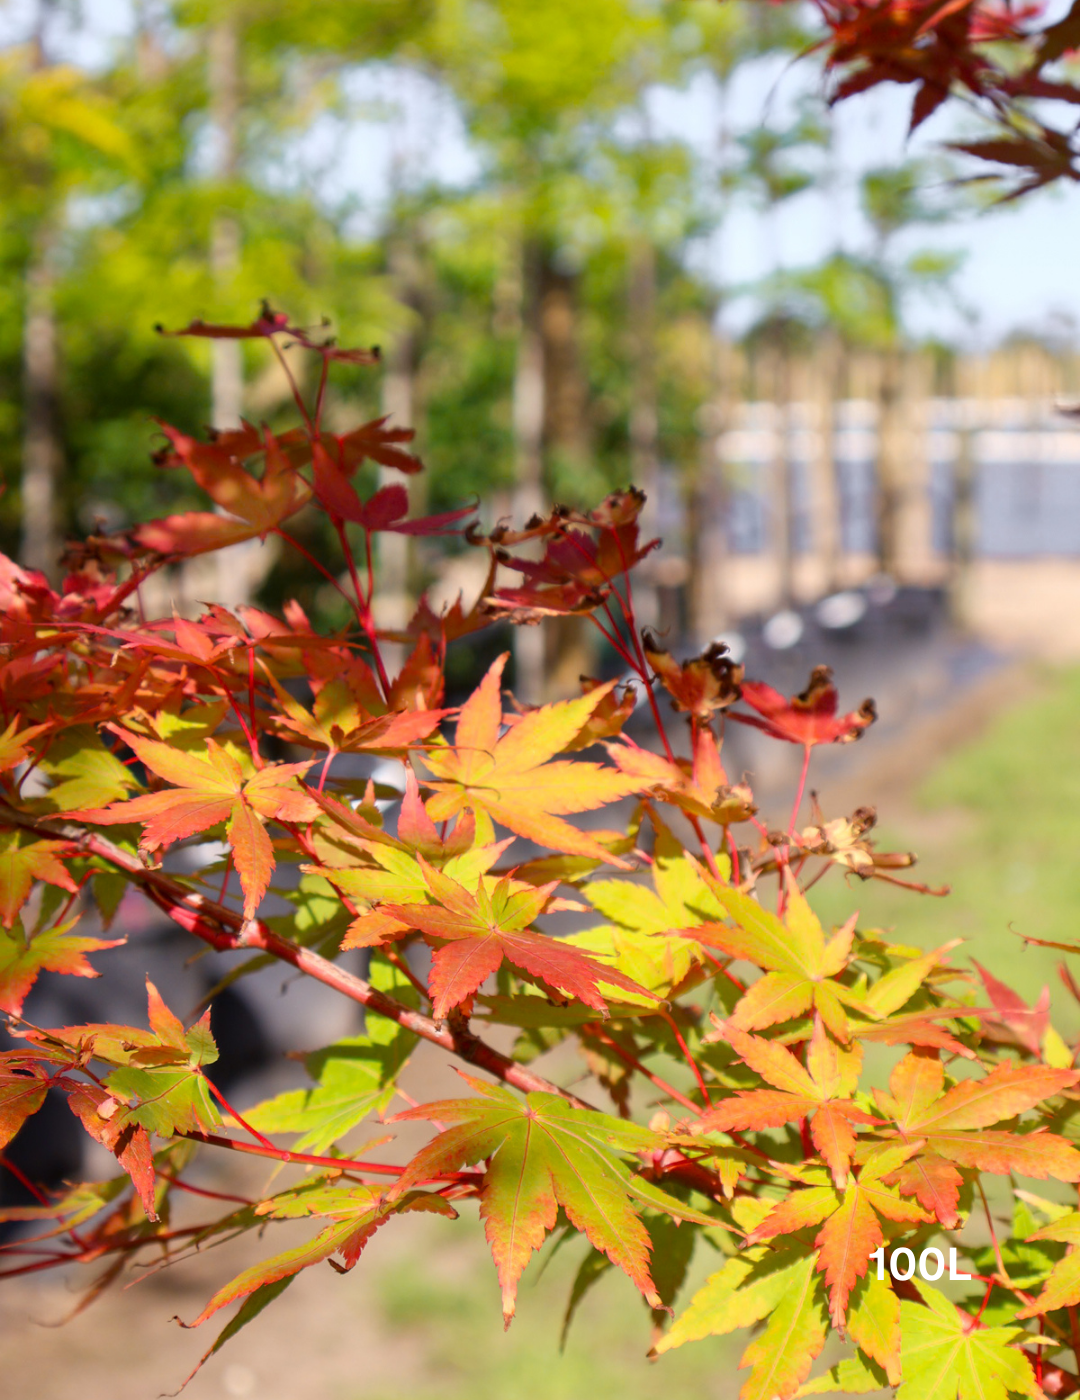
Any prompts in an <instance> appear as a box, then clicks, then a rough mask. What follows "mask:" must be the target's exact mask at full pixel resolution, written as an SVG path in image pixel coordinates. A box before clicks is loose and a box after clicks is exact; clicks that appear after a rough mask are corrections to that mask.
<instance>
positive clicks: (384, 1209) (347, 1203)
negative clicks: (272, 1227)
mask: <svg viewBox="0 0 1080 1400" xmlns="http://www.w3.org/2000/svg"><path fill="white" fill-rule="evenodd" d="M414 1210H423V1211H435V1212H436V1213H437V1214H439V1215H448V1216H456V1214H457V1212H456V1211H455V1210H454V1208H453V1206H452V1205H450V1203H449V1201H444V1200H443V1199H442V1197H441V1196H437V1195H434V1194H428V1193H419V1192H417V1193H413V1194H411V1195H409V1196H406V1197H405V1198H404V1199H403V1200H400V1201H393V1202H390V1201H387V1200H386V1198H385V1197H384V1196H382V1195H381V1194H380V1193H379V1191H378V1190H376V1188H375V1187H372V1186H365V1185H362V1184H361V1183H359V1182H358V1183H355V1184H353V1185H351V1186H349V1187H348V1188H345V1189H339V1190H336V1191H333V1192H331V1193H328V1197H327V1198H326V1199H324V1200H322V1201H319V1200H318V1199H315V1200H313V1201H311V1202H309V1203H307V1204H306V1205H305V1207H304V1208H302V1209H301V1210H298V1211H292V1210H290V1209H288V1207H287V1206H286V1208H285V1209H284V1210H282V1211H281V1217H280V1218H285V1219H289V1218H292V1216H293V1215H301V1214H303V1215H318V1216H322V1217H324V1218H329V1219H330V1220H331V1222H332V1223H331V1224H329V1225H327V1226H326V1227H325V1229H323V1230H322V1231H321V1232H320V1233H319V1234H318V1235H317V1236H316V1237H315V1239H313V1240H309V1241H308V1242H307V1243H305V1244H300V1245H296V1246H294V1247H293V1248H292V1249H287V1250H284V1251H283V1252H282V1253H281V1254H275V1255H274V1256H273V1258H271V1259H264V1260H263V1261H262V1262H261V1263H259V1264H253V1265H252V1266H251V1268H249V1269H245V1270H244V1271H243V1273H241V1274H238V1275H237V1276H236V1278H234V1279H233V1280H232V1281H231V1282H230V1283H227V1284H226V1285H225V1286H224V1288H219V1289H218V1291H217V1292H216V1293H215V1294H214V1296H213V1297H212V1298H211V1299H210V1301H209V1302H208V1303H207V1305H206V1307H205V1308H203V1310H202V1312H201V1313H200V1314H199V1315H198V1317H196V1318H195V1319H194V1320H193V1321H191V1322H187V1323H184V1326H185V1327H198V1326H200V1325H201V1324H202V1323H204V1322H205V1321H206V1320H207V1318H209V1317H213V1315H214V1313H216V1312H217V1311H218V1310H219V1309H220V1308H223V1307H225V1306H226V1305H227V1304H229V1303H235V1302H236V1300H237V1299H238V1298H247V1297H249V1296H250V1295H251V1294H253V1293H255V1292H256V1291H257V1290H258V1289H260V1288H265V1287H267V1286H269V1285H272V1284H275V1283H278V1282H280V1281H281V1280H282V1279H285V1278H289V1277H291V1276H292V1275H293V1274H297V1273H299V1272H300V1270H301V1269H308V1268H310V1267H311V1266H312V1265H313V1264H321V1263H322V1261H323V1260H324V1259H329V1258H330V1256H331V1255H332V1254H339V1253H340V1255H341V1257H342V1260H343V1268H342V1270H341V1271H342V1272H343V1273H344V1272H347V1271H348V1270H349V1269H351V1268H353V1266H354V1265H355V1264H356V1262H357V1260H358V1259H359V1258H360V1254H361V1252H362V1251H363V1248H364V1246H365V1245H366V1244H367V1242H368V1240H370V1239H371V1237H372V1235H374V1233H375V1231H376V1230H377V1229H378V1228H379V1226H380V1225H383V1224H385V1222H386V1221H387V1220H389V1219H390V1218H391V1216H393V1215H397V1214H399V1213H402V1212H407V1211H414ZM257 1212H258V1213H259V1214H261V1215H268V1216H271V1217H274V1216H276V1215H277V1214H278V1212H277V1211H276V1210H275V1199H273V1198H272V1199H271V1200H270V1201H264V1202H262V1203H260V1206H259V1207H258V1208H257ZM204 1359H205V1358H204Z"/></svg>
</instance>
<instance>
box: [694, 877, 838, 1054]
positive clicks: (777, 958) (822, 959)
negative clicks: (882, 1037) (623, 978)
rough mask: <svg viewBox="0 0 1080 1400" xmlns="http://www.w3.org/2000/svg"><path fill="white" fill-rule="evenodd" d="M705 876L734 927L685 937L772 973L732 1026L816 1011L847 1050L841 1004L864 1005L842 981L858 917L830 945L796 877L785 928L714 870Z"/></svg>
mask: <svg viewBox="0 0 1080 1400" xmlns="http://www.w3.org/2000/svg"><path fill="white" fill-rule="evenodd" d="M705 878H706V880H707V881H708V884H709V888H710V889H711V890H712V891H713V893H714V894H715V895H716V898H717V899H718V900H719V901H720V903H721V904H722V905H723V907H724V908H725V909H726V910H727V912H728V914H729V915H730V916H731V918H732V919H733V920H734V925H735V926H734V927H733V928H732V927H729V926H728V925H726V924H720V923H712V922H709V923H705V924H700V925H698V926H696V927H694V928H690V929H684V930H683V933H684V936H685V937H688V938H694V939H696V940H697V941H698V942H699V943H704V944H705V945H706V946H707V947H710V948H719V949H720V950H721V951H722V952H724V953H727V954H728V955H729V956H730V957H733V958H742V959H745V960H746V961H747V962H752V963H756V964H757V966H758V967H761V968H764V969H765V975H764V976H763V977H760V978H759V979H758V980H757V981H756V982H754V983H753V984H752V986H751V987H750V988H749V989H748V990H747V992H746V994H745V995H744V996H743V997H742V999H741V1000H740V1001H739V1003H738V1005H737V1006H736V1007H735V1010H734V1011H733V1012H732V1014H731V1017H730V1018H729V1021H728V1024H729V1025H732V1026H734V1027H736V1028H737V1029H739V1030H758V1029H760V1028H761V1027H763V1026H771V1025H775V1024H776V1023H777V1022H779V1021H787V1020H790V1019H791V1018H792V1017H794V1016H801V1015H803V1013H804V1012H806V1011H809V1010H810V1009H811V1007H813V1009H814V1010H815V1011H816V1012H817V1014H818V1015H819V1016H820V1017H821V1019H822V1020H823V1021H824V1022H825V1024H826V1026H827V1027H828V1028H829V1030H830V1031H831V1032H832V1033H833V1035H834V1036H836V1038H837V1039H838V1040H841V1041H843V1042H844V1043H845V1044H846V1043H847V1041H849V1040H850V1039H851V1034H850V1029H849V1026H848V1020H847V1016H846V1014H845V1011H844V1007H843V1005H842V1002H843V1001H848V1002H849V1003H851V1004H854V1005H856V1006H858V1005H859V998H858V997H856V996H855V995H854V994H853V993H852V992H851V991H850V990H849V989H848V988H847V987H845V986H844V985H843V984H842V983H841V982H838V981H836V980H835V977H836V974H837V973H838V972H840V971H842V969H843V968H844V967H846V966H847V963H848V959H849V957H850V953H851V945H852V941H853V939H854V936H855V921H854V918H852V919H850V920H849V921H848V922H847V923H846V924H845V925H844V926H843V928H841V929H839V930H838V931H837V932H836V933H835V934H834V935H833V937H832V938H831V939H830V940H829V942H828V943H826V941H825V933H824V930H823V929H822V927H821V923H820V921H819V920H818V917H817V915H816V914H815V913H814V911H813V910H812V909H811V908H810V905H809V904H808V903H807V901H806V898H805V896H804V895H803V894H802V892H801V891H800V890H799V888H798V886H797V885H796V883H795V881H794V879H792V878H790V876H789V878H788V883H787V913H786V918H785V921H784V922H781V920H780V919H778V918H777V916H776V915H775V914H772V913H770V912H769V911H768V910H767V909H764V908H762V906H761V905H760V904H758V902H757V901H756V900H754V899H751V898H750V896H749V895H747V894H744V893H743V892H742V891H741V890H738V889H735V888H734V887H733V886H731V885H725V884H723V883H722V882H721V881H719V880H717V879H716V878H715V877H714V876H712V875H710V874H708V873H707V872H705Z"/></svg>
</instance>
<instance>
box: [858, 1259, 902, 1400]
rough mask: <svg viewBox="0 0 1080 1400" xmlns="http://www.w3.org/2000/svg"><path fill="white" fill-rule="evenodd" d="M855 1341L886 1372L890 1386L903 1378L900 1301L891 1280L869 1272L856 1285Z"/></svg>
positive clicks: (898, 1382)
mask: <svg viewBox="0 0 1080 1400" xmlns="http://www.w3.org/2000/svg"><path fill="white" fill-rule="evenodd" d="M847 1325H848V1331H849V1332H850V1333H851V1339H852V1341H853V1342H855V1343H856V1344H857V1345H858V1346H859V1347H860V1348H861V1350H862V1351H864V1352H865V1353H866V1355H867V1356H868V1357H870V1359H871V1360H872V1361H875V1362H877V1364H878V1365H879V1366H880V1367H881V1369H882V1370H883V1371H884V1372H885V1375H886V1377H887V1379H888V1382H889V1384H890V1385H899V1384H900V1379H901V1374H902V1370H901V1362H900V1351H901V1331H900V1299H899V1298H898V1297H897V1296H896V1294H895V1293H894V1292H893V1290H892V1285H891V1283H890V1282H889V1281H888V1280H887V1279H879V1278H878V1277H877V1275H876V1274H874V1273H872V1272H871V1273H868V1274H866V1275H865V1277H864V1278H862V1279H861V1280H860V1281H859V1283H857V1284H856V1286H855V1289H854V1291H853V1292H852V1295H851V1307H850V1310H849V1312H848V1319H847Z"/></svg>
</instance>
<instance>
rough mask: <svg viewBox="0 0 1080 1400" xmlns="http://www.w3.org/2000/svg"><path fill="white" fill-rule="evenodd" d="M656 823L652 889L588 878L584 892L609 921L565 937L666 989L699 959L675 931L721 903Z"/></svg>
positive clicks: (714, 913) (719, 912)
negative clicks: (589, 879) (653, 887)
mask: <svg viewBox="0 0 1080 1400" xmlns="http://www.w3.org/2000/svg"><path fill="white" fill-rule="evenodd" d="M656 827H657V829H656V844H655V846H654V848H653V866H652V878H653V884H654V886H655V891H654V890H650V889H649V888H648V886H645V885H640V884H637V883H635V882H632V881H630V880H593V881H590V883H589V884H588V885H586V886H585V889H584V894H585V897H586V899H588V901H589V903H590V904H591V905H592V906H593V908H594V909H596V910H597V911H598V912H599V913H601V914H602V915H603V916H604V918H605V919H609V920H610V923H607V924H601V925H600V926H599V927H597V928H590V929H586V930H585V931H584V932H582V933H575V934H572V935H571V936H570V937H569V938H567V939H565V940H564V941H565V942H567V943H572V944H573V945H574V946H575V947H577V948H581V949H583V950H584V951H585V952H588V953H597V954H600V955H601V956H602V957H603V958H604V959H605V960H608V961H610V962H611V963H612V964H613V966H615V967H618V968H619V969H620V970H621V971H622V972H625V973H626V974H627V976H628V977H632V978H633V979H634V981H635V982H639V983H640V984H641V985H642V986H643V987H645V988H647V989H648V990H649V991H663V992H666V991H669V990H670V989H671V988H672V987H675V986H678V985H679V983H681V982H683V981H684V979H685V978H686V977H688V976H689V975H690V973H691V972H692V971H693V970H694V968H695V967H696V966H697V965H699V964H700V962H701V952H700V949H698V948H695V946H694V943H693V941H692V940H690V939H688V938H683V937H680V936H678V930H680V929H684V928H687V927H688V926H690V925H693V924H699V923H703V922H707V921H710V920H712V921H715V920H719V919H722V918H723V917H724V908H723V905H722V904H721V903H720V901H719V900H718V899H717V898H716V896H715V894H713V892H712V890H711V889H710V888H709V886H708V885H707V884H706V883H705V880H704V878H703V877H702V875H701V872H700V870H699V869H698V867H697V866H696V864H695V863H694V862H693V861H691V860H690V859H689V858H688V856H687V855H686V852H685V851H684V850H683V847H682V843H681V842H680V841H679V840H678V839H677V838H676V837H675V836H674V835H673V834H672V832H670V831H669V830H668V829H667V827H666V826H664V825H663V824H662V823H659V822H658V823H657V824H656ZM721 859H723V858H722V857H721Z"/></svg>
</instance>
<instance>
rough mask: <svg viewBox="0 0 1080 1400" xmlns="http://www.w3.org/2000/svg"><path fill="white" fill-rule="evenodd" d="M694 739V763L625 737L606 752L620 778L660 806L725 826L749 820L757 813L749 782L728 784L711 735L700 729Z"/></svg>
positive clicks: (696, 728) (700, 727) (701, 726)
mask: <svg viewBox="0 0 1080 1400" xmlns="http://www.w3.org/2000/svg"><path fill="white" fill-rule="evenodd" d="M692 738H693V746H694V754H693V759H692V760H687V759H685V758H675V759H670V758H667V757H666V756H665V755H663V754H658V753H652V752H650V750H648V749H642V748H639V747H638V746H637V744H635V743H634V742H633V741H632V740H631V739H629V738H627V737H625V736H623V739H622V742H621V743H619V744H611V745H608V746H607V749H608V752H609V753H610V754H611V757H612V760H613V761H614V763H615V767H616V768H618V770H619V772H620V773H625V774H626V776H627V777H628V778H636V779H637V780H638V782H639V784H640V785H641V787H642V788H645V789H649V790H650V791H651V792H652V793H653V794H654V795H655V796H656V797H658V798H659V799H660V801H661V802H670V803H671V804H672V805H673V806H675V807H680V808H681V809H682V810H683V811H684V812H689V813H691V814H692V815H693V816H698V817H707V818H708V819H709V820H710V821H714V822H720V823H721V824H723V825H730V824H731V823H732V822H743V821H748V820H749V819H750V817H752V816H753V815H754V813H755V812H756V811H757V808H756V807H755V806H754V800H753V794H752V793H751V791H750V789H749V787H747V785H746V784H745V783H739V784H736V785H734V786H730V785H729V784H728V781H727V774H726V773H725V772H724V768H723V765H722V764H721V762H720V751H719V749H718V747H717V744H716V739H715V737H714V735H713V733H712V730H711V729H709V728H708V727H707V726H704V725H699V726H697V727H695V729H694V733H693V736H692Z"/></svg>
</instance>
